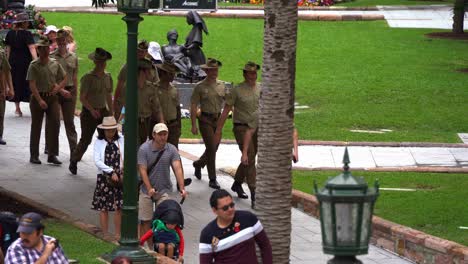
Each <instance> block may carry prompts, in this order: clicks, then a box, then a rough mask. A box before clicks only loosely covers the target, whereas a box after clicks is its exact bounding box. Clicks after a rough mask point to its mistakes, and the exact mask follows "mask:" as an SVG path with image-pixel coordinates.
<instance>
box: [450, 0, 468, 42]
mask: <svg viewBox="0 0 468 264" xmlns="http://www.w3.org/2000/svg"><path fill="white" fill-rule="evenodd" d="M465 1H466V0H455V4H454V7H453V25H452V32H453V33H456V34H463V22H464V19H465Z"/></svg>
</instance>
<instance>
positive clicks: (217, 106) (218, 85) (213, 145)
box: [190, 58, 226, 189]
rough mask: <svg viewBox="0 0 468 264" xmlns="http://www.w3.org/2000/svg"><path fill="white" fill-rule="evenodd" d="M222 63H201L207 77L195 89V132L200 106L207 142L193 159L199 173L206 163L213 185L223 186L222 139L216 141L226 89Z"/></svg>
mask: <svg viewBox="0 0 468 264" xmlns="http://www.w3.org/2000/svg"><path fill="white" fill-rule="evenodd" d="M221 65H222V63H221V62H220V61H218V60H216V59H213V58H208V60H207V62H206V64H204V65H201V66H200V67H201V68H202V69H203V70H204V71H205V72H206V78H205V79H204V80H203V81H201V82H199V83H198V84H197V85H196V86H195V88H194V89H193V93H192V98H191V103H192V104H191V107H190V118H191V120H192V133H193V134H194V135H197V134H198V128H197V124H196V117H197V112H198V111H197V110H198V108H200V110H201V113H200V116H199V117H198V127H199V129H200V133H201V135H202V137H203V142H204V143H205V152H204V153H203V155H202V156H201V157H200V158H199V159H198V160H197V161H195V162H194V163H193V167H195V177H197V178H198V179H201V168H203V167H205V165H206V166H207V169H208V178H209V179H210V182H209V186H210V187H211V188H214V189H219V188H220V186H219V184H218V182H217V180H216V150H217V149H218V142H215V141H214V135H215V132H216V126H217V122H218V118H219V115H220V113H221V108H222V104H223V101H224V96H225V89H226V87H225V85H224V82H222V81H219V80H218V79H217V78H218V70H219V67H221Z"/></svg>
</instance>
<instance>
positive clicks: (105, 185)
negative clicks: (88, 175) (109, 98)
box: [91, 116, 124, 237]
mask: <svg viewBox="0 0 468 264" xmlns="http://www.w3.org/2000/svg"><path fill="white" fill-rule="evenodd" d="M117 127H118V124H117V121H116V120H115V118H114V117H113V116H106V117H104V119H103V121H102V124H100V125H98V137H97V139H98V140H96V142H95V143H94V163H95V164H96V167H97V168H98V174H97V181H96V188H95V189H94V195H93V202H92V207H91V208H92V209H93V210H97V211H99V222H100V224H101V229H102V231H103V232H104V233H107V232H108V231H109V224H108V222H109V212H114V225H115V228H114V230H115V234H116V236H117V237H120V226H121V218H122V210H121V209H122V205H123V189H122V187H123V186H122V181H123V165H124V164H123V160H124V138H123V137H122V136H120V135H119V133H118V132H117Z"/></svg>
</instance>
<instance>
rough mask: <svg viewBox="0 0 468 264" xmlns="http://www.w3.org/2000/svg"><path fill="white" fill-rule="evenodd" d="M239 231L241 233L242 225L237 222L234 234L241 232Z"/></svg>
mask: <svg viewBox="0 0 468 264" xmlns="http://www.w3.org/2000/svg"><path fill="white" fill-rule="evenodd" d="M239 231H240V223H239V222H236V223H235V224H234V232H236V233H237V232H239Z"/></svg>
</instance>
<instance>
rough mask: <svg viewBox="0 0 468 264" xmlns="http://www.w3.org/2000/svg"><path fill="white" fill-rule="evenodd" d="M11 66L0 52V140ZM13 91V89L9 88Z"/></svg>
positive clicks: (1, 51) (3, 53) (2, 52)
mask: <svg viewBox="0 0 468 264" xmlns="http://www.w3.org/2000/svg"><path fill="white" fill-rule="evenodd" d="M10 70H11V66H10V63H8V59H7V58H6V54H5V52H4V51H3V50H0V139H2V138H3V122H4V118H5V99H6V95H7V94H6V85H7V81H8V80H7V76H8V74H9V73H10ZM10 89H13V87H10Z"/></svg>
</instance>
